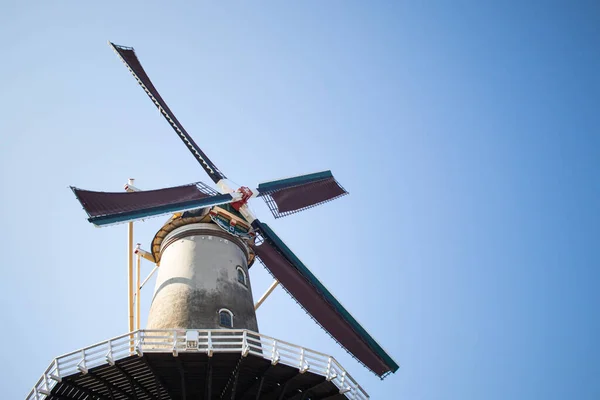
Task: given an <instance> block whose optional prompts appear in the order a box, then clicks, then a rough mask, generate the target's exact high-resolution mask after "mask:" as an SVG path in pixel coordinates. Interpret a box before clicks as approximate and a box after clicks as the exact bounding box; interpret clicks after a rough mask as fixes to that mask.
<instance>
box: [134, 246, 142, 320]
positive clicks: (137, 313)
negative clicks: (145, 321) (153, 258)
mask: <svg viewBox="0 0 600 400" xmlns="http://www.w3.org/2000/svg"><path fill="white" fill-rule="evenodd" d="M136 258H137V260H136V261H137V277H136V284H135V287H136V293H135V319H136V328H135V329H136V330H138V329H140V303H141V300H142V298H141V297H140V280H141V277H140V264H141V257H140V255H139V254H138V255H137V257H136Z"/></svg>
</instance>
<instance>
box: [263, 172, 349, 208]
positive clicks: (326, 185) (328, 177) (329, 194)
mask: <svg viewBox="0 0 600 400" xmlns="http://www.w3.org/2000/svg"><path fill="white" fill-rule="evenodd" d="M257 190H258V192H259V194H258V196H259V197H262V198H263V199H264V200H265V202H266V203H267V206H268V207H269V209H270V210H271V213H272V214H273V216H274V217H275V218H281V217H285V216H286V215H290V214H294V213H297V212H299V211H302V210H306V209H308V208H311V207H315V206H318V205H319V204H323V203H325V202H328V201H331V200H335V199H337V198H338V197H342V196H344V195H346V194H348V192H346V190H345V189H344V188H343V187H342V186H341V185H340V184H339V183H338V182H337V181H336V180H335V178H334V177H333V175H332V174H331V171H323V172H317V173H314V174H308V175H301V176H296V177H294V178H288V179H281V180H277V181H271V182H265V183H261V184H260V185H258V188H257Z"/></svg>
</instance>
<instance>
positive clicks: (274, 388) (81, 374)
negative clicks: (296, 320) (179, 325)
mask: <svg viewBox="0 0 600 400" xmlns="http://www.w3.org/2000/svg"><path fill="white" fill-rule="evenodd" d="M368 398H369V396H368V395H367V393H366V392H365V391H364V390H363V389H362V388H361V387H360V385H359V384H358V383H357V382H356V381H355V380H354V379H352V377H351V376H350V375H349V374H348V373H346V371H345V370H344V369H343V368H342V367H341V365H340V364H339V363H338V362H337V361H336V360H335V359H334V358H333V357H331V356H328V355H326V354H323V353H319V352H316V351H313V350H309V349H305V348H302V347H299V346H296V345H293V344H290V343H287V342H283V341H279V340H277V339H274V338H271V337H269V336H265V335H262V334H259V333H256V332H252V331H247V330H233V329H222V330H139V331H135V332H131V333H127V334H125V335H121V336H118V337H116V338H113V339H110V340H107V341H105V342H101V343H97V344H95V345H92V346H89V347H86V348H83V349H80V350H77V351H74V352H71V353H68V354H65V355H63V356H60V357H57V358H56V359H54V360H53V362H52V363H51V364H50V366H49V367H48V368H47V369H46V371H45V372H44V374H43V375H42V377H41V378H40V379H39V381H38V382H37V384H36V385H35V387H34V388H33V389H32V390H31V392H30V393H29V395H28V396H27V399H28V400H29V399H32V400H33V399H57V400H58V399H100V400H121V399H137V400H143V399H156V400H163V399H184V400H188V399H294V400H308V399H368Z"/></svg>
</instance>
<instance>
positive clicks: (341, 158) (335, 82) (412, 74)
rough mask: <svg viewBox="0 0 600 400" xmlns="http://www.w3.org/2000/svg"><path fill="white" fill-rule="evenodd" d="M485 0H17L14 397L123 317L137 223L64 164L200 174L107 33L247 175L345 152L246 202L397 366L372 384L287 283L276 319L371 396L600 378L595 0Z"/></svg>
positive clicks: (153, 182)
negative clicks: (326, 175) (282, 205)
mask: <svg viewBox="0 0 600 400" xmlns="http://www.w3.org/2000/svg"><path fill="white" fill-rule="evenodd" d="M495 3H496V2H476V1H471V2H467V1H452V2H451V1H440V2H416V1H415V2H400V1H397V2H392V1H389V2H358V1H328V2H313V1H303V2H261V3H260V4H259V3H250V2H245V3H241V2H240V3H235V4H234V3H226V4H217V3H216V2H210V3H209V2H193V3H192V2H189V3H186V2H170V3H168V4H167V3H165V2H155V1H148V2H138V3H136V2H129V3H125V2H113V1H105V2H95V3H94V2H92V3H90V2H74V1H62V2H37V3H35V2H26V1H24V2H16V1H11V0H9V1H8V2H6V1H5V2H3V4H2V12H0V35H1V37H3V39H4V40H3V44H2V54H3V56H4V57H2V62H1V63H0V77H1V78H0V82H1V83H2V85H1V90H0V109H1V110H2V116H3V118H0V138H1V141H0V143H1V145H0V187H1V188H2V190H1V191H0V205H1V206H2V207H0V220H2V221H3V229H2V230H1V233H0V241H1V242H2V243H3V265H2V271H3V279H2V280H1V281H0V301H1V302H2V304H4V308H3V310H2V314H1V316H2V320H3V321H4V329H1V330H0V338H1V339H2V342H3V343H4V351H3V357H2V359H3V363H2V365H1V366H0V372H1V376H2V378H1V380H0V381H1V382H2V383H3V385H2V386H3V395H2V397H3V398H7V399H8V398H11V399H12V398H23V397H24V396H25V395H26V394H27V393H28V392H29V390H30V389H31V387H32V386H33V385H34V384H35V382H36V381H37V379H38V378H39V376H40V374H41V373H42V372H43V371H44V369H45V368H46V367H47V366H48V364H49V363H50V362H51V360H52V359H53V358H54V357H56V356H58V355H60V354H63V353H66V352H70V351H73V350H76V349H78V348H81V347H84V346H88V345H90V344H93V343H96V342H98V341H102V340H106V339H108V338H111V337H113V336H117V335H120V334H122V333H125V332H126V331H127V318H126V317H127V308H126V293H127V292H126V228H125V226H116V227H108V228H103V229H95V228H93V227H92V225H91V224H89V223H88V222H87V221H86V216H85V213H84V212H83V210H81V207H80V206H79V204H78V203H77V201H76V199H75V198H74V196H73V195H72V193H71V191H70V190H69V189H68V187H69V185H74V186H78V187H82V188H86V189H91V190H105V191H119V190H121V189H122V185H123V184H124V183H125V182H126V180H127V178H130V177H133V178H136V185H137V186H139V187H140V188H144V189H151V188H159V187H164V186H174V185H178V184H185V183H189V182H193V181H197V180H203V181H205V182H208V181H209V179H208V178H207V177H206V176H205V174H204V172H203V171H202V170H201V168H200V167H199V166H198V165H197V164H196V162H195V160H194V159H193V157H192V156H191V155H190V154H188V152H187V150H186V149H185V147H184V146H183V145H182V144H181V143H180V141H179V139H178V138H177V137H176V136H175V134H174V133H173V132H172V130H171V128H170V127H169V126H168V124H167V123H166V121H165V120H164V119H163V118H162V117H160V115H159V114H158V112H157V111H156V108H155V107H154V106H153V105H152V103H151V102H150V101H149V99H148V98H147V96H146V95H145V94H144V92H143V91H142V90H141V89H140V88H139V86H138V85H137V83H136V82H135V80H134V79H133V78H132V77H131V76H130V74H129V72H128V71H127V69H126V68H125V67H124V66H123V65H122V63H121V61H120V60H119V59H118V57H117V56H116V55H115V54H114V53H113V52H112V51H111V50H110V48H109V47H108V46H107V44H106V42H107V40H111V41H113V42H115V43H117V44H121V45H127V46H132V47H134V48H135V49H136V52H137V55H138V57H139V58H140V60H141V62H142V64H143V65H144V67H145V69H146V71H147V72H148V74H149V76H150V77H151V79H152V80H153V82H154V84H155V85H156V87H157V88H158V90H159V91H160V93H161V94H162V96H163V97H164V98H165V100H166V101H167V103H168V104H169V106H170V107H171V109H172V110H173V112H174V113H175V114H176V115H177V117H178V119H179V120H180V121H181V122H182V124H183V125H184V126H185V127H186V129H187V130H188V132H189V133H190V134H191V135H192V136H193V137H194V139H195V141H196V142H197V143H198V144H199V145H200V146H201V147H202V149H203V150H204V151H205V152H206V153H207V155H208V156H209V157H210V158H211V159H212V161H214V162H215V163H216V164H217V165H218V166H219V168H220V169H221V170H222V171H223V172H224V173H225V174H226V175H228V177H229V178H231V179H232V180H233V181H234V182H236V183H237V184H239V185H242V184H243V185H247V186H253V185H255V184H257V183H258V182H261V181H267V180H272V179H277V178H281V177H287V176H292V175H298V174H304V173H310V172H314V171H321V170H325V169H331V170H332V171H333V173H334V175H335V176H336V178H337V179H338V180H339V181H340V182H341V184H342V185H343V186H344V187H345V188H346V189H347V190H348V191H349V192H350V196H346V197H343V198H342V199H339V200H336V201H335V202H332V203H328V204H326V205H324V206H321V207H318V208H315V209H311V210H308V211H305V212H303V213H300V214H296V215H292V216H289V217H286V218H283V219H280V220H277V221H273V219H272V217H271V216H270V213H269V212H268V209H267V208H266V206H265V205H264V204H262V203H261V202H259V201H255V202H254V203H253V204H252V207H253V209H254V211H255V212H256V214H257V215H258V216H259V218H261V219H262V220H263V221H264V222H267V223H269V225H270V226H271V227H272V228H273V229H274V230H275V231H276V232H277V234H278V235H279V236H280V237H281V238H282V239H283V240H285V242H286V243H287V244H288V245H289V246H290V248H291V249H292V250H293V251H295V252H296V254H297V255H298V256H299V257H300V258H301V259H302V260H303V262H304V263H305V264H306V265H307V266H308V267H309V268H310V269H311V270H312V272H313V273H314V274H315V275H316V276H317V277H319V278H320V279H321V280H322V282H323V283H324V284H325V285H326V286H327V287H328V288H329V289H330V291H331V292H332V293H333V294H334V295H336V296H337V298H338V299H339V300H340V301H341V302H342V303H343V304H344V305H345V306H346V307H347V308H348V309H349V310H350V311H351V312H352V314H353V315H354V316H355V317H356V318H357V319H358V320H359V321H360V322H361V323H362V324H363V325H364V326H365V328H366V329H367V330H368V331H369V332H370V333H371V334H372V335H373V336H374V337H375V338H376V339H377V341H378V342H379V343H380V344H381V345H382V346H383V347H384V348H385V349H386V350H388V352H389V353H390V354H391V355H392V357H393V358H394V359H395V360H396V361H397V362H398V363H399V364H400V370H399V371H398V372H397V373H396V374H395V375H392V376H390V377H388V378H386V379H385V380H384V381H380V380H379V379H378V378H376V377H375V376H374V375H373V374H371V373H370V372H368V371H367V370H366V369H364V368H363V367H362V366H361V365H359V364H358V363H357V362H356V361H354V360H353V359H352V358H351V357H350V356H349V355H347V354H346V353H345V352H344V351H343V350H342V349H341V348H339V347H338V346H337V345H336V344H335V342H334V341H333V340H332V339H330V338H329V336H328V335H327V334H326V333H324V332H323V331H321V330H320V328H319V327H318V326H316V325H315V324H314V323H313V322H312V320H311V319H310V318H309V317H308V316H306V315H305V314H304V312H303V311H302V310H301V309H299V308H298V307H297V305H296V304H295V302H294V301H293V300H292V299H290V298H289V296H288V295H287V294H286V293H285V292H284V291H283V290H281V288H278V289H277V290H276V291H275V292H274V294H273V295H272V297H271V298H269V300H268V301H267V302H266V303H265V304H264V305H263V306H262V307H261V309H260V310H259V311H258V315H257V316H258V322H259V328H260V331H261V332H262V333H264V334H266V335H269V336H273V337H276V338H279V339H282V340H286V341H289V342H292V343H296V344H298V345H301V346H305V347H308V348H312V349H314V350H318V351H322V352H325V353H329V354H331V355H333V356H335V357H336V358H337V359H338V360H339V361H340V362H341V363H342V365H343V366H344V367H345V368H346V369H347V370H348V371H349V373H350V374H352V376H353V377H355V378H356V379H357V380H358V382H359V383H361V385H362V386H363V387H364V388H365V389H366V390H367V392H368V393H369V394H370V395H371V398H373V399H396V398H397V399H411V400H417V399H419V400H420V399H423V400H430V399H431V400H433V399H461V400H464V399H502V400H505V399H545V400H550V399H598V398H600V379H598V375H599V374H600V350H599V345H598V338H599V337H600V315H599V313H598V310H599V307H600V294H599V293H600V291H599V288H598V282H599V280H600V270H599V267H600V265H599V264H600V263H599V258H598V243H599V242H598V241H599V237H600V232H599V231H600V213H599V204H600V202H599V200H600V196H599V195H600V179H599V177H598V167H599V161H598V160H599V159H600V135H599V131H600V130H599V128H600V113H599V111H598V110H599V106H600V74H599V73H598V71H600V54H599V48H600V47H599V43H600V24H599V21H600V6H599V3H598V2H592V1H589V2H586V1H578V2H567V1H562V2H557V1H547V2H517V1H514V2H511V1H505V2H501V3H502V4H495ZM163 221H164V218H156V219H151V220H148V221H146V222H143V223H140V224H137V225H136V232H135V240H136V242H140V243H142V247H143V248H148V247H149V243H150V241H151V239H152V237H153V236H154V233H155V232H156V230H157V229H158V228H159V227H160V225H161V223H162V222H163ZM142 268H143V271H144V272H143V274H144V275H145V274H147V273H148V272H149V271H150V270H151V268H152V266H151V265H150V264H149V263H145V264H143V266H142ZM250 278H251V280H252V286H253V289H254V297H255V299H256V298H258V297H259V296H260V295H261V294H262V293H263V291H264V290H265V289H266V288H267V287H268V285H269V284H270V276H269V275H268V274H267V273H266V272H265V270H264V268H263V267H262V266H261V265H260V264H258V263H257V264H256V265H255V266H254V267H253V268H252V269H251V273H250ZM148 287H149V288H153V285H152V284H150V285H149V286H148ZM144 292H145V293H144ZM142 296H143V300H144V302H143V304H142V314H143V315H142V325H144V324H145V318H146V314H147V311H148V309H149V300H150V298H151V289H147V290H146V289H145V290H144V291H143V293H142Z"/></svg>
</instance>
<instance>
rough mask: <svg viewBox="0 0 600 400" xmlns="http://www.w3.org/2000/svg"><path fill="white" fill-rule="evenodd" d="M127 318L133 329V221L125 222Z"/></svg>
mask: <svg viewBox="0 0 600 400" xmlns="http://www.w3.org/2000/svg"><path fill="white" fill-rule="evenodd" d="M127 290H128V293H127V299H128V303H127V319H128V322H129V326H128V327H129V332H132V331H133V222H129V223H128V224H127Z"/></svg>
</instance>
